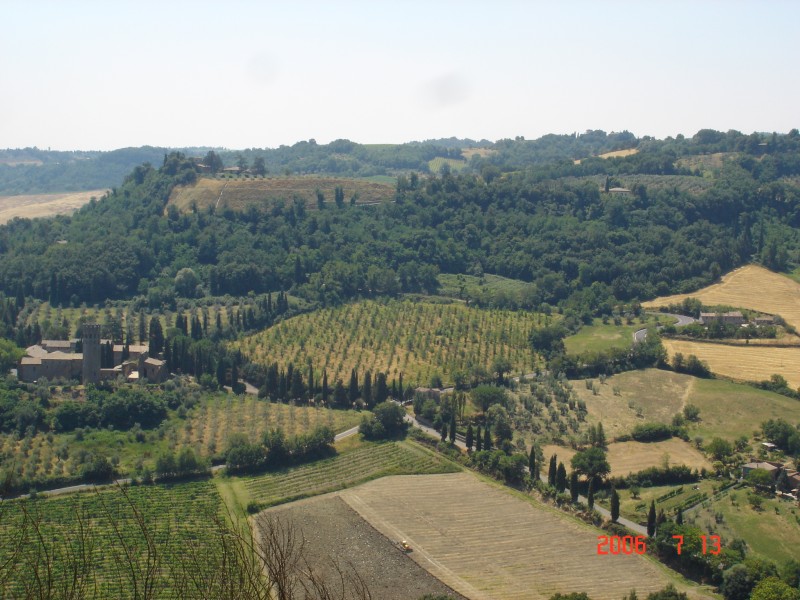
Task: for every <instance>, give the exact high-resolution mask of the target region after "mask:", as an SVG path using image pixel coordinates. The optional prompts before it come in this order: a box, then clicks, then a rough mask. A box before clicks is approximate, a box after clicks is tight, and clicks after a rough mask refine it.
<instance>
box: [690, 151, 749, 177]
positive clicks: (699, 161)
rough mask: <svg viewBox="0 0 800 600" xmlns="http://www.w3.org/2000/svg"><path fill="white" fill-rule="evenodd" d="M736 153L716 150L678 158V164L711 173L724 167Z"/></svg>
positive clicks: (704, 173)
mask: <svg viewBox="0 0 800 600" xmlns="http://www.w3.org/2000/svg"><path fill="white" fill-rule="evenodd" d="M736 155H737V153H736V152H714V153H712V154H696V155H694V156H684V157H683V158H679V159H678V160H677V162H676V166H678V167H681V168H685V169H692V170H699V171H700V172H701V173H703V175H706V174H708V175H711V174H712V173H713V172H714V171H716V170H719V169H721V168H722V165H723V163H724V162H725V160H726V159H728V158H732V157H734V156H736Z"/></svg>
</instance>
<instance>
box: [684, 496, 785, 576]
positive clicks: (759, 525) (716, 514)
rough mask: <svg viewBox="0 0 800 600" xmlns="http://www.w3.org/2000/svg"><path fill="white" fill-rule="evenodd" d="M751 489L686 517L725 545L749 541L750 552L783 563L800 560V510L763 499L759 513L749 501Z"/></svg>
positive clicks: (780, 502) (779, 500)
mask: <svg viewBox="0 0 800 600" xmlns="http://www.w3.org/2000/svg"><path fill="white" fill-rule="evenodd" d="M747 494H748V488H742V489H730V490H727V492H725V493H723V494H720V496H721V497H718V499H716V500H714V501H713V502H709V503H707V505H705V506H701V507H699V508H698V509H697V510H696V511H690V512H689V513H688V514H685V515H684V518H685V519H686V521H687V522H693V523H694V524H695V525H697V526H698V527H700V528H701V529H704V530H706V531H708V532H709V533H711V532H713V533H714V534H716V535H720V536H722V539H723V544H725V543H730V542H731V541H732V540H733V539H734V538H741V539H743V540H744V541H745V542H747V546H748V550H749V551H750V553H751V554H752V553H756V554H759V555H761V556H763V557H766V558H769V559H771V560H774V561H776V562H777V563H779V564H780V563H782V562H784V561H786V560H789V559H790V558H793V559H794V560H800V549H799V548H798V546H797V541H798V540H800V507H798V506H797V504H796V503H792V502H789V501H787V500H782V499H777V498H763V499H762V501H763V505H762V507H761V509H759V510H755V509H754V508H752V507H751V506H750V504H749V502H748V500H747Z"/></svg>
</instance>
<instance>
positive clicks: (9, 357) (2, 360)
mask: <svg viewBox="0 0 800 600" xmlns="http://www.w3.org/2000/svg"><path fill="white" fill-rule="evenodd" d="M23 356H25V351H24V350H23V349H22V348H18V347H17V345H16V344H14V342H12V341H11V340H5V339H1V338H0V375H2V374H3V373H5V372H6V371H8V370H9V369H10V368H11V367H13V366H14V365H15V364H17V362H18V361H19V359H21V358H22V357H23Z"/></svg>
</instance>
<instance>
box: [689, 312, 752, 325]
mask: <svg viewBox="0 0 800 600" xmlns="http://www.w3.org/2000/svg"><path fill="white" fill-rule="evenodd" d="M712 321H722V323H723V324H725V325H744V324H745V323H746V322H747V320H746V319H745V318H744V315H743V314H742V313H741V312H739V311H738V310H735V311H731V312H726V313H704V312H701V313H700V323H702V324H704V325H707V324H708V323H711V322H712Z"/></svg>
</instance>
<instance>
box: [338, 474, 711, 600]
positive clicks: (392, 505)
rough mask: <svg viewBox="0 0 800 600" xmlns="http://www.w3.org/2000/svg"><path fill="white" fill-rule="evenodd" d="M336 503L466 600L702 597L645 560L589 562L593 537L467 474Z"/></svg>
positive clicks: (371, 487)
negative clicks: (668, 588) (559, 595)
mask: <svg viewBox="0 0 800 600" xmlns="http://www.w3.org/2000/svg"><path fill="white" fill-rule="evenodd" d="M340 496H341V497H342V498H343V499H344V500H345V501H346V502H347V503H348V504H349V505H350V506H351V507H352V508H353V509H354V510H356V511H357V512H358V513H359V514H360V515H361V516H362V517H363V518H364V519H366V520H367V521H368V522H369V523H370V524H372V525H373V526H374V527H375V528H376V529H378V531H380V532H381V533H383V534H384V535H385V536H386V537H388V538H389V539H391V540H399V539H404V540H408V542H409V543H410V545H411V547H412V548H413V549H414V551H413V552H412V553H411V554H410V556H411V558H412V559H413V560H415V561H416V562H417V563H418V564H420V565H421V566H423V567H424V568H425V569H427V570H428V571H430V572H431V574H433V575H434V576H436V577H437V578H439V579H440V580H441V581H442V582H444V583H445V584H447V585H449V586H450V587H452V588H453V589H454V590H456V591H458V592H459V593H461V594H463V595H465V596H467V597H468V598H471V599H473V600H482V599H488V598H493V599H497V600H512V599H523V598H524V599H546V598H550V597H551V596H552V595H553V594H555V593H556V592H563V593H568V592H573V591H575V592H586V593H587V594H588V595H589V597H591V598H593V599H594V600H605V599H609V600H610V599H614V600H616V599H618V598H620V597H622V596H623V595H625V594H627V593H628V592H630V590H631V588H636V591H637V593H638V594H639V595H640V597H643V596H645V595H646V594H647V593H649V592H653V591H655V590H658V589H661V588H663V587H664V586H665V585H666V584H667V583H670V582H671V581H672V582H674V583H676V585H677V586H678V587H679V588H680V589H681V590H682V591H688V592H689V594H690V596H691V597H704V594H702V593H699V592H700V589H699V588H697V587H689V586H688V585H686V584H684V583H681V582H680V581H676V580H675V579H671V577H674V576H673V575H672V574H668V571H667V570H666V569H664V568H662V567H660V566H659V565H657V564H656V563H655V562H654V561H652V560H650V559H649V558H646V557H642V556H636V555H631V556H625V555H618V556H598V554H597V531H596V530H594V529H592V528H590V527H588V526H586V525H584V524H582V523H579V522H577V521H574V520H572V519H570V518H569V517H567V516H566V515H563V514H561V513H559V512H557V511H555V510H552V509H549V508H546V507H543V506H541V505H539V504H536V503H534V502H532V501H530V500H526V499H523V498H522V497H519V496H515V495H512V494H511V493H509V492H508V491H507V490H505V489H502V488H500V487H498V486H494V485H491V484H488V483H485V482H484V481H482V480H481V479H479V478H478V477H476V476H475V475H474V474H471V473H457V474H450V475H428V476H413V477H391V478H383V479H379V480H377V481H372V482H370V483H368V484H365V485H362V486H359V487H356V488H351V489H348V490H346V491H344V492H341V494H340Z"/></svg>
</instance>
